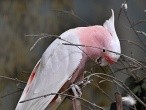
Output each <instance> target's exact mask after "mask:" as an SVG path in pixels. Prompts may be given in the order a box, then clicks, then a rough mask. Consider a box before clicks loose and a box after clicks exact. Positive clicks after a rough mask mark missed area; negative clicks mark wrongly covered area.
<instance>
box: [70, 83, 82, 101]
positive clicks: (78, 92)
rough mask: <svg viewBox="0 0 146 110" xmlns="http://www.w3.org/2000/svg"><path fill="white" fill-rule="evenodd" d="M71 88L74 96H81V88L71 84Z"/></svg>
mask: <svg viewBox="0 0 146 110" xmlns="http://www.w3.org/2000/svg"><path fill="white" fill-rule="evenodd" d="M71 89H72V92H73V94H74V96H75V98H78V97H81V95H82V91H81V88H80V87H79V86H78V85H76V84H72V85H71Z"/></svg>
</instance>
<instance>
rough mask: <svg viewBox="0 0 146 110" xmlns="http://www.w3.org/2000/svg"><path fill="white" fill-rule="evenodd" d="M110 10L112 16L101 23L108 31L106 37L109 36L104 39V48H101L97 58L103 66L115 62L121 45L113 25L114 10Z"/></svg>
mask: <svg viewBox="0 0 146 110" xmlns="http://www.w3.org/2000/svg"><path fill="white" fill-rule="evenodd" d="M111 11H112V16H111V17H110V19H109V20H106V21H105V23H104V24H103V27H104V28H105V29H107V30H108V32H109V33H110V34H109V35H108V36H107V38H111V39H110V40H108V41H109V42H107V39H106V40H105V42H106V43H104V46H103V47H104V48H103V49H101V50H102V51H101V58H100V59H99V61H100V65H101V66H105V65H107V64H113V63H115V62H117V60H118V59H119V57H120V53H121V47H120V42H119V39H118V36H117V33H116V30H115V26H114V11H113V10H111Z"/></svg>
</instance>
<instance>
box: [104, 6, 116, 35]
mask: <svg viewBox="0 0 146 110" xmlns="http://www.w3.org/2000/svg"><path fill="white" fill-rule="evenodd" d="M111 11H112V16H111V17H110V19H109V20H106V21H105V23H104V24H103V27H105V28H106V29H107V30H108V31H109V32H110V33H111V34H112V36H115V34H116V31H115V24H114V20H115V17H114V11H113V9H111ZM116 35H117V34H116Z"/></svg>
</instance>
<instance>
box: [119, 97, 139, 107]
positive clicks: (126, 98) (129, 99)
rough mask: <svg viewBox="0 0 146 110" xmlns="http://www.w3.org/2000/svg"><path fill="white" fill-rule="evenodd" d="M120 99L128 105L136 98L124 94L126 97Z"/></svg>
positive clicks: (132, 103) (133, 103) (134, 102)
mask: <svg viewBox="0 0 146 110" xmlns="http://www.w3.org/2000/svg"><path fill="white" fill-rule="evenodd" d="M122 101H123V103H124V104H126V105H129V106H133V105H135V104H136V100H135V99H134V98H133V97H131V96H130V95H128V96H126V97H122Z"/></svg>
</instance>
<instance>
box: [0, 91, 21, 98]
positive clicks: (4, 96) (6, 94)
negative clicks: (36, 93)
mask: <svg viewBox="0 0 146 110" xmlns="http://www.w3.org/2000/svg"><path fill="white" fill-rule="evenodd" d="M21 91H23V90H22V89H19V90H17V91H14V92H11V93H8V94H6V95H3V96H0V99H2V98H5V97H7V96H9V95H12V94H15V93H18V92H21Z"/></svg>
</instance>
